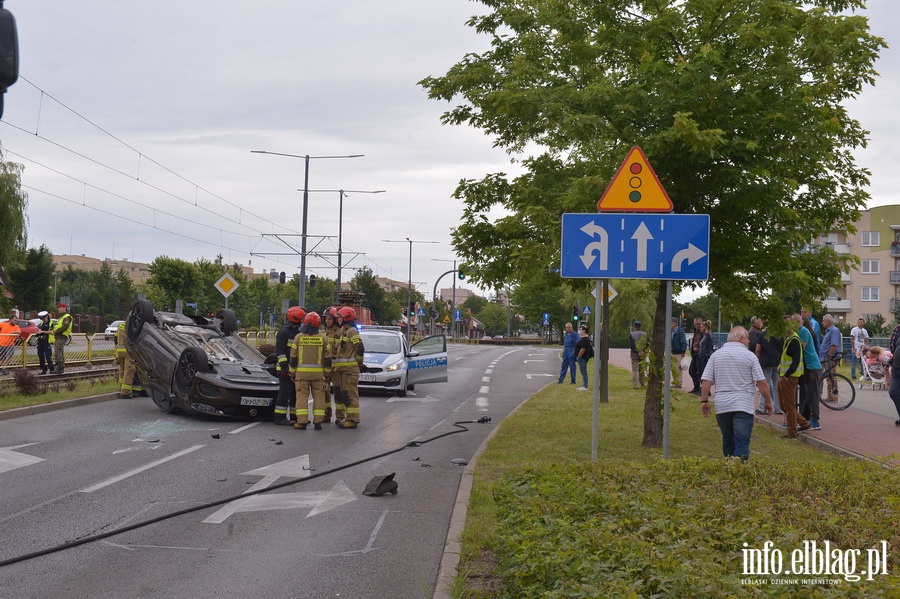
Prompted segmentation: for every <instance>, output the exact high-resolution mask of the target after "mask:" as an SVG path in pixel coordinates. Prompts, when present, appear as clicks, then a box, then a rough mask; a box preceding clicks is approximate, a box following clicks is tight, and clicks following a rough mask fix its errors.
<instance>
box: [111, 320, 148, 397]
mask: <svg viewBox="0 0 900 599" xmlns="http://www.w3.org/2000/svg"><path fill="white" fill-rule="evenodd" d="M127 335H128V331H127V327H126V323H125V322H120V323H119V326H118V327H117V328H116V364H117V365H118V366H119V392H120V393H119V396H120V397H121V398H122V399H130V398H132V397H134V396H135V395H140V394H141V393H142V392H143V391H144V388H143V387H142V386H141V378H140V376H139V375H138V373H137V367H136V366H135V364H134V358H132V357H131V356H130V355H129V354H128V350H127V349H125V337H126V336H127Z"/></svg>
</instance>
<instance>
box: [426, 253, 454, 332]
mask: <svg viewBox="0 0 900 599" xmlns="http://www.w3.org/2000/svg"><path fill="white" fill-rule="evenodd" d="M432 260H433V261H434V262H452V263H453V270H451V271H449V272H451V273H453V275H454V276H453V297H451V298H450V319H451V322H450V338H451V339H455V338H456V335H455V333H456V312H455V309H456V273H457V272H458V271H457V270H456V260H447V259H446V258H432ZM446 274H448V273H446V272H445V273H444V274H443V275H441V276H440V277H438V280H437V281H435V282H434V291H433V292H432V294H431V296H432V297H431V301H432V302H435V303H436V302H437V288H438V282H439V281H440V280H441V278H443V276H444V275H446ZM441 299H443V298H441ZM431 334H432V335H434V319H432V321H431Z"/></svg>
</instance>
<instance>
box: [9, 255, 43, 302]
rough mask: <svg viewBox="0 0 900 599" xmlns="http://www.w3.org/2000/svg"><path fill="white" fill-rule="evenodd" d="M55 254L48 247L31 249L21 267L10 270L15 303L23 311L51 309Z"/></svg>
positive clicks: (17, 266)
mask: <svg viewBox="0 0 900 599" xmlns="http://www.w3.org/2000/svg"><path fill="white" fill-rule="evenodd" d="M53 270H54V264H53V253H52V252H51V251H50V249H49V248H48V247H47V246H46V245H42V246H41V247H40V248H37V249H35V248H29V250H28V251H27V252H25V259H24V260H23V261H22V262H21V264H20V265H16V266H12V267H10V268H9V269H8V271H7V272H8V274H9V280H10V281H9V282H10V287H11V288H12V291H13V293H15V294H16V298H15V303H16V304H17V305H18V306H19V307H20V308H22V309H25V310H29V309H49V307H50V306H51V305H52V303H53Z"/></svg>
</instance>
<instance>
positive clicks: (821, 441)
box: [755, 417, 891, 468]
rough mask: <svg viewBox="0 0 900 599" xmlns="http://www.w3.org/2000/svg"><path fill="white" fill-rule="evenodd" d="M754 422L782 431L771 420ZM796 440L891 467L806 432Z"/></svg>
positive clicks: (757, 419) (763, 419) (762, 419)
mask: <svg viewBox="0 0 900 599" xmlns="http://www.w3.org/2000/svg"><path fill="white" fill-rule="evenodd" d="M755 420H756V422H760V423H762V424H765V425H766V426H768V427H769V428H770V429H772V430H774V431H776V432H777V431H781V430H783V429H782V428H781V425H780V424H778V423H777V422H772V421H771V420H766V419H765V418H759V417H756V419H755ZM798 440H799V441H801V442H803V443H806V444H807V445H812V446H813V447H818V448H819V449H824V450H825V451H828V452H830V453H834V454H837V455H843V456H847V457H850V458H856V459H857V460H866V461H867V462H873V463H875V464H879V465H881V466H884V467H885V468H890V467H891V465H890V464H889V463H885V462H883V461H880V460H877V459H875V458H872V457H870V456H867V455H863V454H860V453H856V452H855V451H850V450H849V449H844V448H843V447H839V446H837V445H835V444H834V443H829V442H828V441H825V440H824V439H819V438H818V437H813V436H811V435H809V434H807V433H806V431H804V432H803V433H801V434H800V435H799V438H798Z"/></svg>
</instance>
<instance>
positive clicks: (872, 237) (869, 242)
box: [860, 231, 881, 247]
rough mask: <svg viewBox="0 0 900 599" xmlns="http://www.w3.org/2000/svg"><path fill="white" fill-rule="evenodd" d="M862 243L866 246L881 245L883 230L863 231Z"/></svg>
mask: <svg viewBox="0 0 900 599" xmlns="http://www.w3.org/2000/svg"><path fill="white" fill-rule="evenodd" d="M860 235H861V237H862V245H863V246H864V247H875V246H879V245H881V232H879V231H863V232H862V233H861V234H860Z"/></svg>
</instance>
